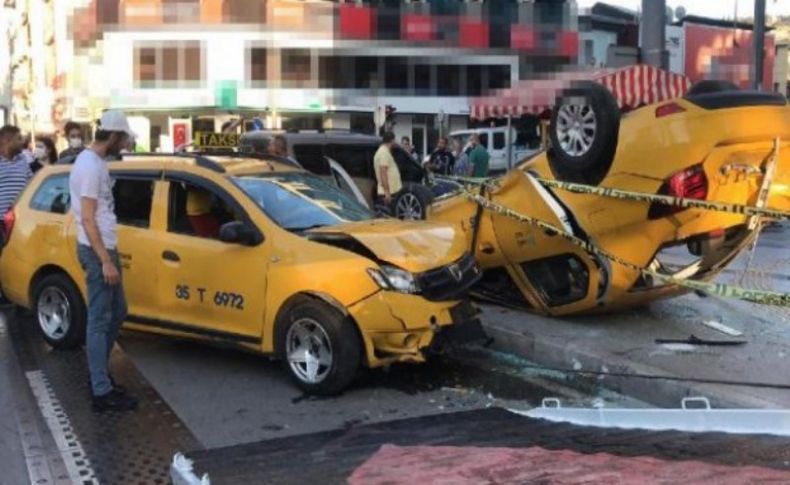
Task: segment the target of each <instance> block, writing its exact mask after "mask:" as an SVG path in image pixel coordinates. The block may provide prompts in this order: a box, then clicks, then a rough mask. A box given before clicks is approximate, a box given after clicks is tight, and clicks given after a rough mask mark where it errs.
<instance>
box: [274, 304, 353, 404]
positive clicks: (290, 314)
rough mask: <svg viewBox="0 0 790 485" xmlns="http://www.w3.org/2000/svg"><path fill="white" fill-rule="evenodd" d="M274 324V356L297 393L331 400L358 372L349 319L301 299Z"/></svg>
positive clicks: (320, 305) (328, 307)
mask: <svg viewBox="0 0 790 485" xmlns="http://www.w3.org/2000/svg"><path fill="white" fill-rule="evenodd" d="M278 320H279V321H278V323H277V331H276V340H275V342H276V349H277V353H278V356H279V357H280V359H281V360H282V362H283V366H284V367H285V370H286V371H287V372H288V374H289V375H290V376H291V379H292V380H293V381H294V383H295V384H296V385H297V386H298V387H299V388H300V389H302V390H303V391H305V392H306V393H308V394H315V395H321V396H331V395H336V394H338V393H340V392H341V391H342V390H343V389H345V388H346V387H348V385H349V384H351V382H352V381H353V380H354V378H355V377H356V375H357V372H358V371H359V367H360V362H361V357H362V342H361V340H360V338H359V336H358V335H357V331H356V329H355V328H354V322H353V321H351V319H350V318H348V317H345V316H343V315H342V314H341V313H340V312H338V311H337V310H336V309H335V308H333V307H332V306H330V305H328V304H326V303H324V302H321V301H317V300H314V299H312V298H307V297H305V298H300V299H299V300H297V301H296V302H294V303H293V304H292V305H289V307H288V309H287V310H286V311H285V312H283V314H282V315H281V316H280V317H279V318H278ZM301 348H304V352H305V353H304V354H301V350H300V349H301ZM313 365H314V366H316V367H313Z"/></svg>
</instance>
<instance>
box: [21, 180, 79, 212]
mask: <svg viewBox="0 0 790 485" xmlns="http://www.w3.org/2000/svg"><path fill="white" fill-rule="evenodd" d="M69 197H70V195H69V174H67V173H64V174H58V175H52V176H51V177H49V178H47V179H46V180H45V181H44V182H42V183H41V186H40V187H39V188H38V190H37V191H36V193H35V194H34V195H33V198H32V199H31V200H30V208H31V209H33V210H37V211H44V212H52V213H55V214H65V213H67V212H68V211H69V207H70V204H69Z"/></svg>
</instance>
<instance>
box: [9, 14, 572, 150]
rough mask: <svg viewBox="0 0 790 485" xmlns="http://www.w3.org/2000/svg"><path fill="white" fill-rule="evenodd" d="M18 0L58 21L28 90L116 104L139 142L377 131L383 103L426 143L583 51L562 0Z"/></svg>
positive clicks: (88, 107)
mask: <svg viewBox="0 0 790 485" xmlns="http://www.w3.org/2000/svg"><path fill="white" fill-rule="evenodd" d="M17 3H24V4H25V8H28V9H35V8H42V6H46V7H45V8H48V9H50V10H51V11H52V15H53V16H54V17H55V18H56V19H57V21H56V22H55V26H56V27H55V28H53V34H54V35H55V37H56V39H55V41H54V42H53V45H54V47H53V48H52V49H51V50H52V52H54V53H55V55H56V61H55V72H56V75H55V78H56V79H55V78H53V80H52V82H51V83H49V85H48V86H43V87H42V86H39V85H37V86H36V90H39V89H43V90H47V89H49V90H50V91H52V93H51V97H52V100H53V102H55V101H57V100H59V99H60V103H61V106H60V107H59V108H58V109H59V111H61V112H62V113H63V115H62V117H65V118H77V119H79V120H83V121H90V120H91V119H95V118H96V117H98V115H99V114H100V113H101V110H103V109H106V108H108V107H114V108H122V109H124V110H126V111H127V112H128V113H130V114H131V115H132V116H133V118H132V122H133V124H134V128H135V129H136V131H138V132H139V133H140V134H141V139H140V144H141V145H142V146H144V147H146V148H150V149H163V150H171V149H172V148H173V147H174V146H178V145H180V144H182V143H184V142H188V141H189V140H190V139H191V137H192V134H193V133H194V132H195V131H218V130H220V129H221V127H222V126H223V125H224V124H225V123H226V122H228V121H229V120H232V119H238V118H243V119H244V120H246V121H247V122H248V123H247V125H249V124H250V123H251V120H253V119H254V118H258V119H260V121H261V123H262V124H263V125H264V126H265V127H266V128H283V129H287V128H298V129H333V128H336V129H337V128H339V129H353V130H357V131H365V132H371V133H372V132H374V131H375V130H376V127H377V126H378V125H380V123H381V115H382V113H383V109H384V107H385V106H386V105H391V106H394V107H395V108H396V109H397V117H396V122H397V123H396V125H395V130H396V132H397V134H398V136H410V137H412V138H413V139H414V142H415V144H416V146H417V147H418V149H420V150H422V151H427V150H428V149H429V148H430V147H431V146H432V145H433V144H434V143H435V139H436V137H437V136H438V134H439V133H440V132H445V133H446V132H449V131H450V130H454V129H459V128H465V127H466V126H467V125H468V123H469V121H468V120H469V117H468V114H469V99H470V98H471V97H474V96H478V95H480V94H482V93H484V92H487V91H489V90H491V89H496V88H502V87H508V86H509V85H510V83H511V82H513V81H514V80H517V79H519V78H522V77H527V76H530V75H533V74H534V73H535V72H539V71H551V70H556V69H558V68H559V67H560V66H562V65H566V64H575V62H576V56H577V52H578V46H579V40H578V34H577V32H576V30H577V28H576V12H575V8H576V7H575V2H574V1H563V0H534V1H529V2H523V1H520V0H502V1H462V0H438V1H431V2H426V1H414V2H412V1H407V0H400V1H390V0H379V1H375V0H374V1H353V2H330V1H320V0H304V1H295V0H176V1H173V0H73V1H66V0H64V1H62V2H61V1H60V0H58V2H54V1H52V0H48V1H47V0H19V1H18V2H17ZM36 5H38V6H36ZM17 10H19V7H17ZM61 23H62V24H64V25H62V27H63V28H60V27H58V26H60V24H61ZM45 84H46V83H45ZM61 90H65V91H66V92H68V93H69V96H66V97H65V98H63V99H61V98H60V96H59V94H60V92H61ZM55 104H57V103H55ZM39 114H42V115H43V113H39ZM50 121H51V122H53V123H55V124H56V123H57V121H56V120H54V119H52V120H50ZM242 126H244V124H243V125H242Z"/></svg>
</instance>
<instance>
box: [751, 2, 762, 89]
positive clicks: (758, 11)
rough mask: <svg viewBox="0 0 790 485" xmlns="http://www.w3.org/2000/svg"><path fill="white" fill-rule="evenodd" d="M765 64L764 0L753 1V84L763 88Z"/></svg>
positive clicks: (755, 87)
mask: <svg viewBox="0 0 790 485" xmlns="http://www.w3.org/2000/svg"><path fill="white" fill-rule="evenodd" d="M764 65H765V0H755V1H754V76H753V77H752V79H753V80H754V85H753V86H752V87H753V88H754V89H756V90H757V91H762V90H763V66H764Z"/></svg>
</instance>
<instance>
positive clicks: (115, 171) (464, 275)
mask: <svg viewBox="0 0 790 485" xmlns="http://www.w3.org/2000/svg"><path fill="white" fill-rule="evenodd" d="M209 162H210V163H209ZM110 171H111V175H112V176H113V177H116V178H117V179H120V180H125V178H130V177H131V178H134V179H135V180H140V179H141V178H142V179H143V180H145V181H150V183H151V191H152V193H151V194H152V195H151V210H150V214H144V216H145V217H143V219H144V220H143V221H142V222H140V223H139V224H137V223H135V224H131V223H128V222H121V219H120V218H119V226H118V234H119V248H118V252H119V255H120V259H121V264H122V267H123V281H124V290H125V293H126V296H127V300H128V304H129V310H130V313H129V317H128V319H127V322H126V323H127V325H128V326H130V327H131V328H134V329H137V330H145V331H150V332H155V333H161V334H164V335H174V336H186V337H190V338H198V339H204V340H210V341H221V342H225V343H232V344H234V345H237V346H242V347H246V348H249V349H253V350H256V351H259V352H263V353H275V354H277V355H280V356H286V357H287V359H286V367H289V366H290V367H289V368H290V369H293V366H294V365H297V366H298V365H302V364H303V363H304V364H305V366H306V367H304V368H305V369H308V370H307V371H306V372H307V376H308V378H314V377H316V376H315V375H313V374H315V373H316V372H317V373H318V374H319V376H320V373H321V372H323V371H321V369H323V367H321V366H324V367H326V368H327V369H334V367H330V366H332V365H337V366H341V364H340V363H337V364H336V363H334V361H332V360H326V359H327V358H326V356H325V355H319V354H318V353H317V352H318V351H317V350H310V349H312V348H313V347H310V346H308V341H309V342H317V343H320V344H324V343H326V342H324V341H321V342H319V341H316V340H310V339H315V338H318V339H319V340H320V339H322V338H325V339H328V340H327V341H331V342H333V343H334V345H335V346H339V347H343V348H346V347H347V346H352V347H353V346H356V345H359V346H360V352H361V357H362V360H363V363H364V364H366V365H367V366H371V367H372V366H379V365H386V364H391V363H394V362H420V361H422V360H423V359H424V357H423V352H425V351H426V349H427V348H428V347H429V346H430V345H432V343H433V342H434V340H435V337H436V335H437V332H440V329H441V328H443V327H446V326H450V325H455V324H466V323H467V322H465V321H463V319H462V315H461V314H460V313H456V314H455V316H454V315H452V314H451V312H453V311H454V309H455V308H456V307H458V306H459V305H460V303H461V300H462V299H463V297H464V294H465V292H466V290H467V289H468V288H469V286H471V284H473V283H474V282H475V281H477V279H478V278H479V271H478V270H477V266H476V265H474V264H472V265H471V266H470V264H469V261H471V262H472V263H473V260H472V259H471V258H470V257H469V256H468V248H469V246H468V244H467V236H466V235H465V234H464V232H463V231H462V230H461V229H460V228H458V226H457V225H455V224H441V223H429V222H410V223H403V222H400V221H396V220H383V221H367V220H359V221H358V222H349V221H350V220H352V219H349V220H344V219H343V218H342V217H344V216H345V215H347V214H348V215H349V216H353V217H362V219H364V218H366V217H368V216H367V215H365V214H367V212H365V211H367V209H366V208H362V206H357V205H356V204H358V203H357V202H356V201H353V200H351V199H350V198H348V199H347V198H345V196H343V195H338V194H337V193H335V192H333V191H335V190H336V189H334V188H332V187H329V186H326V185H325V184H323V183H322V182H320V180H319V179H318V178H317V177H316V176H314V175H310V174H308V173H306V172H304V171H302V170H298V169H296V168H294V167H292V166H288V165H284V164H283V163H280V162H278V161H277V160H263V161H262V160H254V159H243V158H236V157H211V158H210V159H209V161H208V162H206V158H205V157H203V158H200V157H194V158H193V157H187V156H184V157H167V156H159V155H148V156H140V157H130V159H129V160H125V161H124V162H123V163H119V164H114V163H113V164H110ZM68 172H69V167H61V166H58V167H51V168H46V169H44V170H42V171H40V172H39V174H38V175H37V176H36V177H35V179H34V180H33V182H32V183H31V185H30V187H28V189H27V190H25V192H24V193H23V195H22V197H21V198H20V199H19V201H18V203H17V204H16V206H15V208H14V214H15V218H16V222H15V224H14V227H13V228H12V230H11V236H10V240H9V242H8V244H7V245H6V247H5V248H4V250H3V252H2V255H0V285H2V288H3V291H4V293H5V294H6V295H7V296H8V297H9V299H11V300H12V301H13V302H15V303H17V304H19V305H23V306H27V307H35V305H36V297H37V295H36V291H37V288H38V284H39V282H41V281H47V280H46V278H45V276H46V275H48V274H53V273H56V274H60V275H64V276H65V277H66V278H67V279H68V280H69V281H71V284H73V285H74V287H75V288H76V289H77V290H78V293H79V294H80V295H81V300H82V301H74V302H72V304H73V305H74V306H80V305H82V306H84V301H85V293H86V289H85V284H84V276H83V273H82V270H81V268H80V266H79V263H78V261H77V258H76V241H75V239H76V237H75V234H76V226H75V223H74V221H73V218H72V217H71V215H69V214H63V213H54V212H52V211H47V210H33V209H31V208H30V205H31V198H32V197H33V196H34V195H35V194H39V193H40V191H41V187H42V185H43V184H44V183H45V182H46V181H48V180H50V179H51V177H53V176H67V175H68ZM322 184H323V185H322ZM117 186H118V182H116V188H117ZM143 186H145V184H144V183H143V185H141V187H143ZM327 187H329V188H327ZM62 189H63V188H62V187H61V192H62ZM66 190H67V189H66ZM191 191H194V192H195V194H201V193H203V192H200V191H208V192H210V193H211V195H212V197H211V198H207V197H204V196H200V197H198V196H197V195H196V198H195V199H194V200H195V201H198V200H200V201H209V200H212V201H214V202H212V203H214V204H215V206H214V209H212V211H211V212H210V213H209V212H207V213H206V214H198V213H197V212H196V207H198V206H197V205H195V204H190V203H187V202H186V201H187V200H193V199H190V198H189V197H190V196H189V194H190V193H191ZM66 193H67V192H66ZM45 195H46V194H45ZM138 195H139V194H138ZM186 207H188V209H185V208H186ZM277 207H280V209H277ZM283 208H285V210H283ZM119 210H121V211H123V210H124V209H123V208H120V209H119V201H118V200H117V196H116V212H118V211H119ZM278 210H279V211H280V212H277V211H278ZM140 211H143V212H144V211H145V208H143V209H140ZM186 211H189V212H190V214H187V213H186ZM272 211H275V212H272ZM333 211H335V212H333ZM344 211H345V212H344ZM355 211H356V212H355ZM360 211H361V212H360ZM149 216H150V217H149ZM196 217H197V218H199V217H205V218H208V220H212V221H213V220H215V219H216V221H215V222H216V223H217V225H219V227H221V230H219V234H232V231H231V232H228V231H230V229H229V227H230V226H233V227H235V228H236V229H238V228H246V229H244V230H245V231H247V232H245V234H248V235H249V234H253V236H254V233H253V232H249V231H252V230H253V229H254V230H255V231H257V234H259V235H260V238H257V237H252V236H250V237H252V239H249V238H248V239H238V240H236V239H233V240H221V239H220V238H219V237H218V236H217V235H216V234H214V235H213V236H209V235H202V236H201V235H200V234H199V232H198V231H199V230H201V229H200V226H199V221H198V220H196V219H195V218H196ZM300 217H303V218H307V219H305V220H311V219H310V217H315V218H317V219H316V220H317V221H319V222H321V224H318V225H323V226H326V227H312V225H310V226H309V227H305V228H296V227H294V228H286V226H285V225H284V224H285V222H283V221H285V220H290V219H288V218H296V219H294V220H297V221H300V220H302V219H299V218H300ZM371 217H372V214H371ZM203 221H204V223H205V219H204V220H203ZM220 223H221V224H220ZM207 227H208V226H207ZM212 227H213V226H212ZM215 229H216V227H215ZM212 234H213V233H212ZM225 237H239V238H241V237H242V236H225ZM245 237H246V236H245ZM233 241H238V242H233ZM243 241H248V242H246V243H245V242H243ZM455 277H457V279H453V278H455ZM377 278H378V279H377ZM393 278H394V279H393ZM397 278H401V279H404V278H405V281H407V283H408V281H410V280H409V279H408V278H411V281H413V283H412V285H413V286H410V287H409V288H412V287H413V288H414V289H409V290H408V291H410V292H411V291H414V292H415V293H405V291H407V290H406V287H403V289H400V288H401V286H398V285H403V284H404V283H402V282H401V283H399V282H398V281H401V280H398V279H397ZM437 278H438V279H437ZM382 285H385V286H382ZM415 285H416V286H415ZM66 293H68V292H67V291H66ZM310 302H313V303H310ZM316 305H319V306H318V308H324V311H322V315H323V313H326V314H327V315H329V314H331V313H332V312H336V315H339V317H338V318H345V319H347V322H348V323H338V320H337V319H335V320H334V322H335V323H332V321H330V320H331V319H330V320H327V321H321V318H323V317H322V316H312V317H306V316H305V315H311V313H310V311H312V310H310V308H313V309H315V308H316ZM294 312H295V313H294ZM300 312H301V313H300ZM305 312H307V313H305ZM312 315H315V313H313V314H312ZM306 318H307V320H305V319H306ZM311 318H312V319H315V318H318V319H319V320H317V321H318V322H319V323H320V325H319V326H321V328H322V329H323V330H322V331H323V332H324V333H323V334H321V332H319V331H318V330H316V328H317V327H316V326H315V325H314V322H315V320H310V319H311ZM332 318H335V317H332ZM304 322H307V323H304ZM311 322H313V323H311ZM349 324H350V325H353V326H354V329H355V330H354V332H355V334H356V335H358V337H353V338H352V337H347V338H345V339H343V340H338V337H337V336H336V334H335V333H334V332H336V331H337V328H336V327H333V326H332V325H341V326H345V325H349ZM75 325H76V324H75ZM42 328H43V326H42ZM74 328H76V326H75V327H74ZM310 329H312V331H314V332H315V333H313V334H310V332H311V330H310ZM285 330H287V332H286V331H285ZM75 331H76V330H75ZM341 333H342V332H341ZM308 334H310V335H312V336H309V335H308ZM321 335H323V336H324V337H320V336H321ZM346 335H347V336H348V335H352V334H348V333H347V332H346ZM283 336H284V337H283ZM45 338H47V339H48V341H49V342H50V343H51V344H53V345H58V340H57V339H56V338H55V337H53V336H52V335H47V334H46V332H45ZM281 338H285V340H283V342H285V344H284V345H286V344H287V345H288V346H291V345H296V346H297V347H295V348H294V349H293V350H288V349H286V348H278V346H279V345H280V344H279V343H278V342H280V340H279V339H281ZM324 347H326V345H324ZM324 347H322V348H324ZM329 347H331V345H329ZM288 348H291V347H288ZM349 348H350V347H349ZM288 352H292V353H291V354H289V353H288ZM310 352H316V353H315V355H313V354H311V353H310ZM344 352H350V351H349V350H346V351H343V352H340V351H339V350H338V353H337V354H335V355H337V356H338V357H337V358H338V359H340V358H341V356H343V355H346V354H345V353H344ZM352 353H353V352H352ZM308 354H309V355H308ZM348 355H351V354H348ZM311 356H312V357H311ZM316 356H317V357H316ZM313 358H315V359H316V360H314V361H311V360H310V359H313ZM292 359H293V360H292ZM307 362H317V364H316V366H318V367H317V368H316V367H313V368H312V370H310V366H309V365H307ZM327 362H328V363H327ZM342 365H345V366H346V367H343V368H344V369H346V371H343V372H345V374H344V377H342V378H341V377H337V378H335V377H333V374H332V372H335V371H332V372H329V371H326V372H327V375H329V376H330V377H328V378H327V379H328V380H327V381H316V382H312V383H311V382H306V381H304V382H303V381H299V378H298V375H297V374H298V372H297V371H292V376H293V377H294V378H295V379H296V381H297V384H298V385H300V386H301V387H303V388H305V389H306V390H308V391H310V392H334V391H337V390H338V388H340V387H342V386H344V385H346V384H347V383H348V382H349V381H348V379H349V376H348V372H349V371H348V369H349V368H348V367H347V366H348V365H351V364H348V363H347V362H346V363H343V364H342ZM353 365H357V362H354V363H353ZM300 368H301V367H300ZM338 368H340V367H338ZM317 369H318V370H317ZM311 372H312V374H311ZM337 373H342V372H341V371H337ZM316 378H317V377H316Z"/></svg>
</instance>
